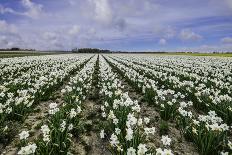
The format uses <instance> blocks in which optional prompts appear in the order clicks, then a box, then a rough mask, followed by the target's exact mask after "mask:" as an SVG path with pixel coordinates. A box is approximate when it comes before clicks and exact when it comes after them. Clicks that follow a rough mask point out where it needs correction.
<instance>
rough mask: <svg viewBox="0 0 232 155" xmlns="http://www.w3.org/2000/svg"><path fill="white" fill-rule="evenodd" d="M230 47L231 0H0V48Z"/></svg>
mask: <svg viewBox="0 0 232 155" xmlns="http://www.w3.org/2000/svg"><path fill="white" fill-rule="evenodd" d="M11 47H21V48H35V49H40V50H56V49H59V50H61V49H62V50H69V49H72V48H75V47H77V48H82V47H96V48H103V49H111V50H127V51H185V50H191V51H232V0H0V48H11Z"/></svg>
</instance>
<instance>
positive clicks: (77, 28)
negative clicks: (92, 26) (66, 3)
mask: <svg viewBox="0 0 232 155" xmlns="http://www.w3.org/2000/svg"><path fill="white" fill-rule="evenodd" d="M80 29H81V28H80V26H78V25H73V26H72V28H71V29H70V30H69V31H68V34H70V35H72V36H74V35H77V34H78V33H79V32H80Z"/></svg>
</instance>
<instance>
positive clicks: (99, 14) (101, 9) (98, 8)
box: [92, 0, 113, 23]
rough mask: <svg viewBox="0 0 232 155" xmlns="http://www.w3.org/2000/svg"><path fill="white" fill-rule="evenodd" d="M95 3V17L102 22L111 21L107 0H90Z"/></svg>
mask: <svg viewBox="0 0 232 155" xmlns="http://www.w3.org/2000/svg"><path fill="white" fill-rule="evenodd" d="M92 2H93V3H94V5H95V19H96V20H97V21H100V22H103V23H109V22H111V21H112V17H113V16H112V12H111V8H110V5H109V3H108V0H92Z"/></svg>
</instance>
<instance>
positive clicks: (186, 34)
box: [180, 29, 202, 41]
mask: <svg viewBox="0 0 232 155" xmlns="http://www.w3.org/2000/svg"><path fill="white" fill-rule="evenodd" d="M180 38H181V39H182V40H184V41H186V40H200V39H202V36H201V35H199V34H197V33H195V32H193V31H192V30H190V29H183V30H181V32H180Z"/></svg>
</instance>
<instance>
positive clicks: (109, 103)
mask: <svg viewBox="0 0 232 155" xmlns="http://www.w3.org/2000/svg"><path fill="white" fill-rule="evenodd" d="M99 61H100V63H99V65H100V86H101V88H102V89H101V91H100V93H101V95H102V97H103V98H104V100H103V105H102V106H101V110H102V117H103V121H105V122H106V126H104V130H101V132H100V137H101V138H106V137H109V143H110V150H111V152H112V153H113V154H125V153H126V154H130V155H135V154H139V155H145V154H154V153H155V152H156V151H155V150H154V148H153V147H152V146H150V145H149V143H148V142H149V141H150V140H151V139H152V138H154V134H155V132H156V129H155V127H153V126H150V119H149V118H147V117H145V118H142V117H141V116H140V111H141V108H140V105H139V104H138V102H137V101H133V100H132V99H131V98H130V97H129V95H128V93H123V92H122V91H121V89H122V88H123V86H122V84H121V82H120V80H119V79H118V78H117V75H116V74H115V73H113V72H112V70H111V67H110V66H109V64H108V63H107V62H106V61H105V59H104V58H103V57H101V56H100V58H99ZM158 151H159V150H157V153H158ZM164 152H165V154H168V152H171V150H169V149H165V150H164Z"/></svg>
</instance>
